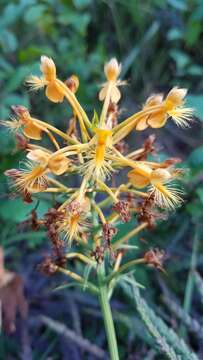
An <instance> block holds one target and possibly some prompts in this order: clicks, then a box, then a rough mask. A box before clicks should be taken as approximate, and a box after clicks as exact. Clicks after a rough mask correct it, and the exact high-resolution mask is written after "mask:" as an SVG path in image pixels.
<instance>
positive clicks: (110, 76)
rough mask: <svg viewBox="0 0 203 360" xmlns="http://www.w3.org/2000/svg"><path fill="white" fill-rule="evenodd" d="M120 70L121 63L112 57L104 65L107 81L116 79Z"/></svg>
mask: <svg viewBox="0 0 203 360" xmlns="http://www.w3.org/2000/svg"><path fill="white" fill-rule="evenodd" d="M120 72H121V64H118V61H117V60H116V59H115V58H113V59H111V60H110V61H109V62H108V63H107V64H105V66H104V73H105V75H106V78H107V80H108V81H116V80H117V78H118V76H119V74H120Z"/></svg>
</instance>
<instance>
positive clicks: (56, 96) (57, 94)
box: [45, 81, 64, 103]
mask: <svg viewBox="0 0 203 360" xmlns="http://www.w3.org/2000/svg"><path fill="white" fill-rule="evenodd" d="M45 93H46V96H47V97H48V99H49V100H51V101H53V102H55V103H58V102H63V99H64V94H63V92H62V91H61V90H60V89H59V87H58V86H57V84H56V83H55V81H52V82H50V83H49V84H48V85H47V87H46V92H45Z"/></svg>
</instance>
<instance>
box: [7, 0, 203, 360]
mask: <svg viewBox="0 0 203 360" xmlns="http://www.w3.org/2000/svg"><path fill="white" fill-rule="evenodd" d="M0 12H1V21H0V85H1V96H0V118H1V119H6V118H8V117H9V116H10V114H11V111H10V106H11V105H24V106H27V107H29V108H30V109H31V113H32V114H33V115H35V116H39V117H40V118H42V119H44V120H46V119H47V120H49V121H52V122H54V121H56V122H57V124H58V123H60V125H61V128H64V127H65V124H66V122H67V120H68V118H69V115H70V109H68V108H67V107H66V106H65V105H58V106H56V105H54V104H52V103H50V102H48V101H47V99H46V98H45V96H44V94H43V93H39V94H37V96H36V95H35V94H33V93H32V94H29V93H28V91H27V89H26V88H25V86H24V79H25V78H26V76H27V75H28V74H30V73H37V72H38V71H39V69H38V67H39V58H40V56H41V55H42V54H44V55H47V56H50V57H53V59H54V60H55V62H56V65H57V69H58V73H59V76H60V78H62V79H66V78H67V77H68V76H70V75H71V74H72V73H74V74H77V75H78V76H79V78H80V88H79V91H78V97H79V99H80V100H81V102H82V103H83V104H86V109H87V111H88V112H89V114H90V116H91V114H92V115H93V111H94V108H99V103H98V101H97V92H98V89H99V85H100V83H102V81H103V77H102V71H101V69H102V68H103V64H104V63H105V62H106V61H107V60H108V59H109V58H110V57H111V56H116V57H117V58H118V59H119V61H121V62H122V64H123V69H122V77H123V78H125V79H129V85H130V86H126V87H125V89H124V97H123V103H122V106H123V108H124V111H125V112H127V113H133V111H135V110H136V109H137V106H138V104H139V106H140V104H142V103H143V102H144V100H145V99H146V97H147V96H148V95H149V94H151V93H153V92H155V91H158V92H159V91H167V90H168V89H169V88H171V87H172V86H173V85H179V86H182V87H187V88H188V89H189V95H188V105H189V106H193V107H194V108H195V109H196V117H197V119H196V120H197V121H196V123H194V127H192V128H191V129H189V130H187V131H186V132H184V134H183V132H182V130H177V129H176V130H175V128H174V127H173V125H169V126H167V128H166V129H164V130H160V131H157V132H156V133H157V136H159V135H160V134H161V140H160V145H161V146H162V147H163V157H167V156H168V155H172V156H175V155H176V154H178V156H181V157H183V159H184V167H185V168H186V173H185V176H184V179H183V183H184V188H185V193H186V196H185V198H186V202H185V204H184V206H183V207H182V208H181V209H179V210H178V212H177V213H176V214H175V215H173V216H172V217H171V218H169V219H168V221H167V222H164V223H162V224H160V226H158V227H157V229H156V230H155V231H154V232H153V233H151V234H147V233H146V234H144V238H145V240H146V241H148V243H147V244H145V242H143V243H142V242H140V240H139V239H134V241H136V243H137V244H138V245H139V246H140V251H141V252H142V251H143V249H144V248H145V247H146V248H149V246H158V247H160V248H164V249H165V250H166V251H167V252H168V254H169V255H170V260H169V261H168V263H167V268H166V270H167V273H168V276H166V277H164V278H163V276H160V275H158V274H157V273H155V272H154V271H149V270H146V269H141V268H140V269H139V270H137V271H136V279H137V280H138V281H139V282H140V283H142V284H144V285H145V286H146V290H145V291H144V293H142V295H144V297H145V298H147V299H148V301H149V304H150V306H151V308H152V309H153V311H155V312H156V313H157V315H159V316H160V317H161V318H162V319H163V320H164V321H165V322H166V323H167V324H168V326H169V327H171V328H173V329H174V330H175V331H176V333H177V334H179V335H180V334H181V336H182V337H183V338H184V339H185V341H186V343H187V344H188V346H189V347H191V348H192V349H193V350H194V352H196V353H197V354H198V355H197V356H199V358H202V357H201V356H203V355H202V354H203V347H202V337H201V336H200V332H199V331H198V330H197V328H198V327H196V328H194V326H192V325H193V321H197V323H198V325H199V326H200V328H201V327H202V322H203V318H202V315H201V313H202V309H201V306H202V305H201V299H202V293H201V291H202V290H201V289H202V288H203V285H202V284H203V280H202V276H203V252H202V250H203V248H202V244H201V241H200V240H201V235H202V228H201V225H200V224H201V222H202V218H203V217H202V211H203V187H202V181H203V145H201V144H203V143H202V135H203V131H202V123H201V121H203V46H202V44H203V26H202V23H203V2H202V0H188V1H186V0H146V1H141V0H140V1H135V0H128V1H125V0H117V1H116V0H106V1H99V0H98V1H97V0H95V1H94V0H64V1H62V0H61V1H55V0H44V1H43V0H40V1H39V0H38V1H37V0H19V1H9V2H8V1H4V0H1V2H0ZM93 104H94V105H93ZM169 135H170V136H169ZM169 137H170V139H169ZM141 140H142V135H140V134H139V135H138V142H139V141H141ZM132 141H133V139H132V137H131V139H129V142H132ZM13 146H14V140H13V136H12V135H11V134H9V133H8V132H6V131H5V129H1V148H0V157H1V162H0V168H1V171H2V174H1V177H0V180H1V181H0V190H1V204H0V221H1V227H2V233H1V244H2V245H3V246H4V248H5V253H6V255H7V259H8V265H9V267H10V268H11V269H15V270H17V271H20V272H21V273H22V274H23V275H24V277H25V280H26V288H27V292H28V295H29V296H30V298H31V301H32V295H33V294H32V291H31V290H30V288H31V287H32V282H33V281H35V280H36V278H35V277H37V275H35V276H34V275H30V274H31V273H32V272H33V271H34V270H33V269H34V265H36V263H37V261H38V258H37V260H36V258H35V257H33V250H35V252H36V253H37V252H38V253H39V254H40V253H41V252H42V251H45V250H46V241H45V234H44V233H33V232H31V231H29V232H23V231H21V230H19V229H18V228H17V224H18V223H19V222H20V221H24V220H25V219H26V216H27V214H29V212H30V211H31V210H32V209H33V207H34V206H36V207H37V211H38V213H39V215H40V214H42V213H45V212H46V210H47V208H48V207H49V205H50V202H52V201H53V199H50V198H48V197H47V198H43V199H42V200H40V202H39V201H38V198H36V199H35V202H34V205H33V204H31V205H27V206H26V207H25V206H24V204H23V202H22V201H21V200H20V199H17V198H16V199H14V200H9V199H8V197H9V195H8V194H9V190H8V185H7V183H6V179H5V176H4V175H3V171H4V170H6V169H8V168H12V167H15V166H17V164H18V162H19V160H21V153H20V152H14V151H13ZM187 169H190V170H187ZM16 229H17V231H16ZM128 229H129V228H127V229H126V228H124V229H123V230H122V231H124V232H125V231H127V230H128ZM191 254H192V259H191ZM39 256H40V255H39ZM32 260H33V263H32ZM28 264H29V266H32V268H29V274H28V273H27V272H26V270H27V266H28ZM196 270H198V273H197V272H195V271H196ZM39 279H41V278H40V277H38V278H37V280H36V281H39ZM198 281H199V282H198ZM58 283H60V279H59V282H58ZM54 284H55V285H56V283H54ZM46 286H47V283H46ZM49 287H54V285H53V284H52V283H49ZM169 289H170V290H169ZM42 290H43V288H42ZM124 290H125V291H123V290H119V291H118V294H117V299H118V303H119V304H116V305H115V314H116V317H117V322H118V323H117V329H118V333H119V334H120V338H119V344H120V353H121V359H129V360H133V359H142V358H143V359H165V357H164V356H165V355H158V354H159V352H160V351H159V350H160V341H161V340H160V338H157V337H156V332H154V333H153V328H152V327H151V328H150V329H151V332H150V329H149V328H148V330H149V333H150V334H151V335H149V333H147V330H146V329H147V328H146V329H144V330H143V327H142V325H141V323H140V318H139V316H138V315H137V313H135V311H134V309H135V306H137V308H138V312H141V317H142V316H144V315H143V314H145V313H143V311H145V312H146V311H147V310H146V307H145V305H143V304H142V305H143V306H144V307H142V306H141V307H140V300H139V299H140V298H139V296H140V295H139V293H134V295H133V297H132V294H130V295H131V296H130V295H129V289H126V288H125V289H124ZM198 290H199V292H200V294H199V295H196V293H197V291H198ZM160 293H162V296H161V295H160ZM67 294H68V296H70V297H71V296H73V294H72V293H71V290H68V292H67ZM63 295H64V292H62V297H63ZM115 298H116V297H115ZM60 299H61V298H59V299H58V298H57V300H56V303H57V301H58V304H59V305H60V301H61V300H60ZM87 299H88V301H90V304H91V301H92V300H91V299H90V300H89V297H87ZM167 299H171V300H170V301H168V303H167ZM67 301H68V300H67ZM88 301H87V304H85V305H84V303H83V311H84V313H82V312H80V310H79V312H80V318H81V319H82V320H81V322H82V329H83V335H84V336H85V337H88V338H89V339H91V340H92V342H94V340H95V333H94V331H92V330H91V329H90V328H88V327H89V325H87V326H86V324H90V325H91V326H92V327H94V323H95V319H96V318H94V316H96V315H95V314H94V311H93V309H91V306H90V305H88ZM116 306H117V307H116ZM119 306H121V309H122V311H120V312H119V311H118V309H119ZM93 307H94V306H93ZM42 309H43V308H41V310H42ZM123 309H124V310H123ZM140 309H141V311H140ZM143 309H144V310H143ZM181 310H182V311H183V313H181ZM95 311H96V310H95ZM88 312H89V315H88ZM35 313H36V310H33V313H32V315H33V314H35ZM186 313H189V314H190V316H191V317H189V319H188V322H187V321H186V320H185V319H186V317H185V314H186ZM49 315H50V316H52V313H51V312H49ZM145 315H146V314H145ZM148 315H149V314H148ZM66 316H67V314H66ZM91 316H92V319H91ZM150 316H151V318H150V321H151V322H154V325H153V326H157V329H158V330H159V332H160V334H161V335H162V336H167V335H166V333H167V331H166V329H165V330H163V326H161V325H160V323H159V326H158V325H157V324H156V321H155V320H154V315H153V314H151V315H150ZM59 318H61V319H62V321H64V319H63V316H62V314H60V315H59ZM89 318H90V319H89ZM146 318H147V316H145V320H146ZM146 321H147V320H146ZM150 321H149V319H148V326H149V324H150ZM136 329H137V330H136ZM195 329H196V330H195ZM97 330H98V329H97ZM161 335H160V336H161ZM32 336H33V338H35V337H36V336H39V334H38V335H37V332H36V330H35V331H34V332H33V334H32ZM153 336H154V337H155V340H153ZM42 337H43V341H44V340H46V341H47V343H46V350H44V353H43V352H42V353H40V355H39V352H38V350H37V349H36V350H34V351H33V358H35V359H41V360H42V359H47V358H48V357H47V356H49V355H50V354H51V355H52V354H53V353H54V351H55V352H56V354H57V351H58V354H59V355H54V356H53V359H62V358H63V357H62V355H60V350H57V349H58V348H57V346H58V345H57V342H56V341H55V338H54V336H52V334H51V333H49V332H47V333H45V331H44V332H42V333H41V335H40V339H41V338H42ZM102 339H103V337H102V332H101V329H100V337H98V344H99V345H101V346H105V345H104V344H103V343H104V339H103V340H102ZM123 339H124V340H123ZM138 339H141V341H140V340H139V341H138ZM171 339H172V340H170V339H167V341H169V344H170V341H171V342H172V343H173V341H174V338H172V337H171ZM31 340H32V339H31ZM176 340H177V339H176ZM32 341H33V344H36V340H35V339H34V340H32ZM40 341H41V343H40V345H39V346H42V344H44V342H43V341H42V339H41V340H40ZM102 341H103V342H102ZM17 344H18V342H17V341H16V339H12V340H11V339H8V338H6V339H1V341H0V351H1V354H4V355H3V356H4V357H3V358H5V359H6V358H7V356H8V354H10V355H11V357H10V358H13V359H16V358H20V357H19V347H18V345H17ZM49 344H50V345H49ZM126 344H127V345H126ZM156 344H158V346H157V345H156ZM171 345H173V344H171ZM180 347H181V345H180ZM174 348H175V347H174ZM151 349H153V350H151ZM162 350H163V349H162ZM176 350H177V349H176ZM179 350H180V349H179ZM181 351H182V349H181V350H180V352H179V353H180V354H182V353H181ZM134 354H138V355H137V357H136V356H135V355H134ZM82 356H83V355H82ZM150 356H151V357H150ZM76 358H77V357H75V358H74V357H73V359H76ZM79 358H80V357H78V359H79ZM83 358H84V359H85V357H81V359H83ZM87 358H88V359H91V357H87ZM166 358H167V357H166ZM171 358H172V359H173V357H171ZM197 358H198V357H197ZM64 359H65V358H64ZM180 359H187V357H186V355H181V358H180ZM191 359H192V356H191ZM194 359H195V357H194ZM26 360H27V359H26Z"/></svg>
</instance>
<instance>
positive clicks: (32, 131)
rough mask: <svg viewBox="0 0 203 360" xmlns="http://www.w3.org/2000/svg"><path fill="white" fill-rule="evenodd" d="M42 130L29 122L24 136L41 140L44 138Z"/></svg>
mask: <svg viewBox="0 0 203 360" xmlns="http://www.w3.org/2000/svg"><path fill="white" fill-rule="evenodd" d="M42 131H43V130H42V128H40V127H38V126H37V125H35V124H34V123H32V122H28V123H27V124H26V125H25V126H24V129H23V134H24V135H25V136H26V137H28V138H29V139H33V140H41V138H42Z"/></svg>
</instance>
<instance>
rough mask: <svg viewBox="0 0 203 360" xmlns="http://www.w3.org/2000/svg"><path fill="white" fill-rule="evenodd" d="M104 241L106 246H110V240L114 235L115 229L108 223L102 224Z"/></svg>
mask: <svg viewBox="0 0 203 360" xmlns="http://www.w3.org/2000/svg"><path fill="white" fill-rule="evenodd" d="M102 230H103V236H104V241H105V244H106V245H107V247H111V240H112V238H113V237H114V236H115V235H116V233H117V229H116V228H115V227H114V226H112V225H110V224H109V223H106V224H103V226H102Z"/></svg>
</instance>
